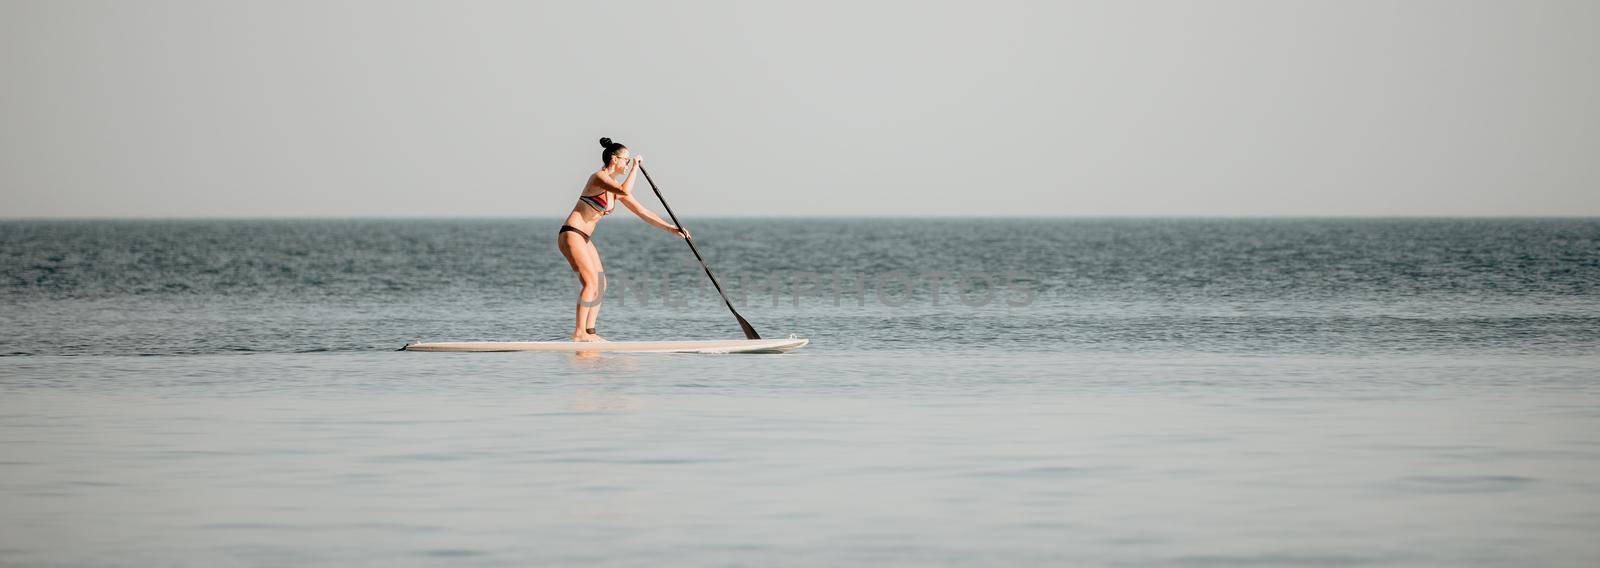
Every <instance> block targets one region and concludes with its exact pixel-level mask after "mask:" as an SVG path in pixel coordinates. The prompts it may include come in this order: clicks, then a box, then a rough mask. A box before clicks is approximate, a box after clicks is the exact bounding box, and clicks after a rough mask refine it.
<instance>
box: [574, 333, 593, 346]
mask: <svg viewBox="0 0 1600 568" xmlns="http://www.w3.org/2000/svg"><path fill="white" fill-rule="evenodd" d="M585 341H594V340H593V339H589V334H587V333H584V332H581V331H580V332H578V333H574V334H572V342H573V343H581V342H585Z"/></svg>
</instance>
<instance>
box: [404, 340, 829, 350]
mask: <svg viewBox="0 0 1600 568" xmlns="http://www.w3.org/2000/svg"><path fill="white" fill-rule="evenodd" d="M810 342H811V340H809V339H801V338H789V339H712V340H694V341H593V342H589V341H454V342H441V343H411V344H407V345H406V346H405V347H404V348H402V350H404V351H457V352H480V353H481V352H500V351H558V352H560V351H566V352H579V351H582V352H591V353H593V352H609V353H783V352H785V351H790V350H794V349H799V348H801V347H804V346H805V344H807V343H810Z"/></svg>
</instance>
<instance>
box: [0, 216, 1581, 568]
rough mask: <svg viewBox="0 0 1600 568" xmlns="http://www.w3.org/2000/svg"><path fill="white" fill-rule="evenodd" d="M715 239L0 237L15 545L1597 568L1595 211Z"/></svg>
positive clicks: (7, 548) (173, 558)
mask: <svg viewBox="0 0 1600 568" xmlns="http://www.w3.org/2000/svg"><path fill="white" fill-rule="evenodd" d="M686 221H689V224H690V227H691V228H692V229H694V231H695V234H696V237H697V238H696V240H697V241H698V242H699V243H700V244H701V245H702V250H703V251H704V252H705V253H706V254H707V255H708V260H710V261H711V263H712V267H713V269H715V270H716V271H717V274H718V276H719V278H721V279H722V280H723V281H724V283H725V285H727V286H728V287H729V288H730V291H731V292H733V294H734V297H735V301H736V305H738V306H739V308H740V311H741V312H742V313H744V315H745V316H746V317H747V318H748V319H750V320H751V322H752V323H754V324H755V326H756V327H757V329H759V330H761V332H762V333H763V334H764V335H766V336H769V337H783V336H787V335H788V334H791V333H793V334H798V335H800V336H803V337H809V338H811V339H812V341H813V342H812V344H811V346H809V347H806V348H805V349H802V350H800V351H798V352H795V353H791V354H787V355H776V356H773V355H751V356H695V355H605V356H598V357H577V356H573V355H562V354H529V353H523V354H431V353H400V352H394V351H393V350H394V349H395V348H398V347H399V346H401V345H403V344H404V343H406V342H408V341H414V340H417V339H426V340H530V339H531V340H547V339H558V338H561V337H562V336H563V335H564V334H566V333H568V332H569V331H570V327H571V322H570V318H571V311H572V302H573V300H574V298H575V294H576V289H575V283H574V281H575V279H574V277H573V276H572V274H571V273H570V272H569V271H568V269H567V268H566V263H565V261H564V260H562V259H561V258H560V256H559V255H558V254H557V253H556V252H555V251H554V242H553V241H554V234H555V227H556V226H558V225H559V222H556V221H553V220H496V221H215V222H212V221H184V222H169V221H168V222H154V221H152V222H110V221H84V222H18V221H10V222H0V321H3V322H4V323H3V326H4V328H3V329H0V332H3V333H0V355H6V356H0V565H67V566H77V565H136V566H144V565H195V566H227V565H246V566H254V565H332V566H349V565H383V566H389V565H505V566H522V565H532V564H547V565H548V564H578V563H588V564H607V565H659V564H662V563H668V564H683V565H763V566H764V565H841V564H850V565H860V564H898V565H919V566H921V565H1019V564H1051V565H1065V564H1099V565H1105V564H1116V565H1156V566H1165V565H1181V566H1212V565H1218V566H1236V565H1274V566H1276V565H1530V564H1536V565H1570V566H1593V565H1597V564H1600V541H1597V540H1596V539H1595V538H1594V535H1596V534H1600V378H1597V377H1600V220H1559V219H1549V220H895V221H868V220H840V219H817V220H708V221H700V222H695V221H693V220H686ZM595 237H596V243H597V245H598V246H599V248H600V250H601V253H602V254H603V255H604V258H605V262H606V267H607V269H608V272H609V273H610V274H611V279H612V288H613V289H612V293H611V295H610V296H608V300H607V304H606V307H605V309H604V311H603V312H602V316H601V320H600V325H599V328H600V330H601V332H602V333H603V334H606V335H608V336H610V337H612V338H614V339H641V340H642V339H661V338H718V337H738V328H737V327H736V326H735V325H734V323H733V319H732V317H730V316H729V315H727V313H726V310H725V309H724V308H722V306H721V305H720V300H718V299H717V298H716V296H715V293H714V292H713V291H712V290H711V289H710V287H709V286H707V285H705V284H704V275H703V274H702V273H700V272H699V270H700V269H699V267H698V265H695V264H692V256H690V255H689V253H688V251H687V249H686V247H684V246H683V245H682V243H679V242H677V241H675V240H673V239H671V238H669V237H667V236H666V235H664V234H662V233H660V232H659V231H655V230H653V229H649V228H648V227H645V226H644V225H642V224H641V223H638V222H637V221H633V220H624V221H620V222H619V221H617V220H608V222H607V223H605V224H604V226H603V227H602V228H601V229H600V231H599V232H598V234H596V235H595ZM835 288H837V290H835ZM935 293H937V298H936V297H935Z"/></svg>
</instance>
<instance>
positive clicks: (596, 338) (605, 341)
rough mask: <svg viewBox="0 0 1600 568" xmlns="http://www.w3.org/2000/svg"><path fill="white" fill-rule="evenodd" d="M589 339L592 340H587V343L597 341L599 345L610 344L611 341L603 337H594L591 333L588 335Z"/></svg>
mask: <svg viewBox="0 0 1600 568" xmlns="http://www.w3.org/2000/svg"><path fill="white" fill-rule="evenodd" d="M589 337H591V338H592V339H590V340H589V341H598V342H600V343H610V342H611V340H610V339H606V338H604V337H600V336H598V335H595V334H593V333H591V334H589Z"/></svg>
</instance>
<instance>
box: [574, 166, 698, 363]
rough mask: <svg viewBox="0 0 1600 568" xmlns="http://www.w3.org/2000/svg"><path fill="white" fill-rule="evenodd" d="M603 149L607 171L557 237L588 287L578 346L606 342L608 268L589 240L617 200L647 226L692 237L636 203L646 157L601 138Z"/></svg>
mask: <svg viewBox="0 0 1600 568" xmlns="http://www.w3.org/2000/svg"><path fill="white" fill-rule="evenodd" d="M600 145H601V146H604V147H605V151H604V152H602V153H601V154H600V163H602V164H605V167H603V168H601V169H600V171H597V172H595V173H593V174H590V175H589V181H588V182H586V183H584V184H583V193H582V194H581V195H579V196H578V204H577V205H574V206H573V207H572V213H571V214H569V215H567V222H566V224H564V225H561V230H560V231H557V232H556V248H558V249H560V250H561V255H562V256H565V257H567V264H570V265H572V270H573V271H574V272H577V273H578V280H579V281H580V282H581V283H582V284H583V289H582V290H581V291H580V292H578V325H577V327H576V328H575V329H574V330H573V331H572V340H573V341H605V338H602V337H600V336H598V335H595V333H594V321H595V318H598V317H599V316H600V297H601V296H602V295H604V294H605V291H606V279H605V269H604V268H602V267H601V265H600V251H598V250H596V249H595V248H594V243H593V242H590V240H589V235H591V234H593V233H594V228H595V225H597V224H599V223H600V218H601V217H603V216H606V215H609V214H611V211H612V210H613V209H615V208H616V206H617V202H618V201H621V202H622V204H623V205H626V206H628V210H629V211H633V214H634V215H638V216H639V218H640V219H644V221H645V222H646V223H649V224H651V225H654V226H655V227H656V228H659V229H661V230H663V231H666V232H668V233H672V234H674V235H678V236H681V237H684V238H688V237H689V233H688V232H686V231H684V230H683V229H679V228H678V226H677V225H673V224H672V223H668V222H666V221H663V220H661V217H658V216H656V214H655V213H652V212H651V211H650V210H649V209H645V208H644V206H643V205H640V204H639V202H638V200H635V199H634V198H633V182H634V175H633V174H634V172H636V171H637V170H638V169H639V166H640V165H641V164H643V163H644V156H632V155H629V153H628V147H627V146H623V145H621V144H618V143H616V142H612V141H611V139H610V138H601V139H600ZM618 179H621V180H622V181H620V182H619V181H617V180H618Z"/></svg>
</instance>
